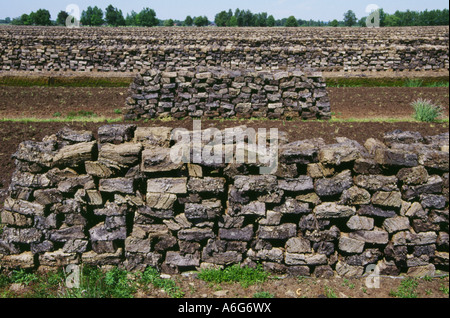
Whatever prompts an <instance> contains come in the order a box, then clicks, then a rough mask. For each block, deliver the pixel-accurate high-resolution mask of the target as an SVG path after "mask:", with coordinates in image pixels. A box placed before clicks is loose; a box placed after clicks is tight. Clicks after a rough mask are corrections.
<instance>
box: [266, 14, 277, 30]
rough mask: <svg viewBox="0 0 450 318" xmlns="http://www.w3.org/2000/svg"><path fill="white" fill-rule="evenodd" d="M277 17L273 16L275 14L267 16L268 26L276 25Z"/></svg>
mask: <svg viewBox="0 0 450 318" xmlns="http://www.w3.org/2000/svg"><path fill="white" fill-rule="evenodd" d="M275 23H276V22H275V18H274V17H273V15H269V17H268V18H267V26H268V27H274V26H275Z"/></svg>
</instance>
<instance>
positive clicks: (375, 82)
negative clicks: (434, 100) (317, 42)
mask: <svg viewBox="0 0 450 318" xmlns="http://www.w3.org/2000/svg"><path fill="white" fill-rule="evenodd" d="M326 83H327V86H328V87H338V88H341V87H449V78H448V77H423V78H371V77H349V78H327V79H326Z"/></svg>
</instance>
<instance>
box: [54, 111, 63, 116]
mask: <svg viewBox="0 0 450 318" xmlns="http://www.w3.org/2000/svg"><path fill="white" fill-rule="evenodd" d="M52 116H53V117H61V116H62V114H61V113H60V112H56V113H53V115H52Z"/></svg>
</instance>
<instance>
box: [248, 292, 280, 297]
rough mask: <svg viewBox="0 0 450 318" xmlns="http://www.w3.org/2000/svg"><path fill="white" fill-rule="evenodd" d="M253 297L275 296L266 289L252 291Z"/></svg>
mask: <svg viewBox="0 0 450 318" xmlns="http://www.w3.org/2000/svg"><path fill="white" fill-rule="evenodd" d="M253 298H275V295H274V294H271V293H269V292H266V291H262V292H257V293H254V294H253Z"/></svg>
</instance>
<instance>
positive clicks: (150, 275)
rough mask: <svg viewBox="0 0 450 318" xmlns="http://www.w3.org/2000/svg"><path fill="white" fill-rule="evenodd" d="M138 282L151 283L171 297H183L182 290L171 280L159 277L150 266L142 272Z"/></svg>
mask: <svg viewBox="0 0 450 318" xmlns="http://www.w3.org/2000/svg"><path fill="white" fill-rule="evenodd" d="M140 283H141V284H146V285H148V284H152V285H153V286H154V287H156V288H161V289H163V290H164V291H165V292H166V293H167V294H168V295H169V296H170V297H172V298H183V297H184V292H183V291H182V290H181V288H180V287H179V286H177V284H176V283H175V282H174V281H173V280H170V279H163V278H161V277H160V274H159V272H158V271H157V270H156V269H154V268H152V267H148V268H147V269H146V270H145V271H144V272H143V273H142V275H141V277H140Z"/></svg>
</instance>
